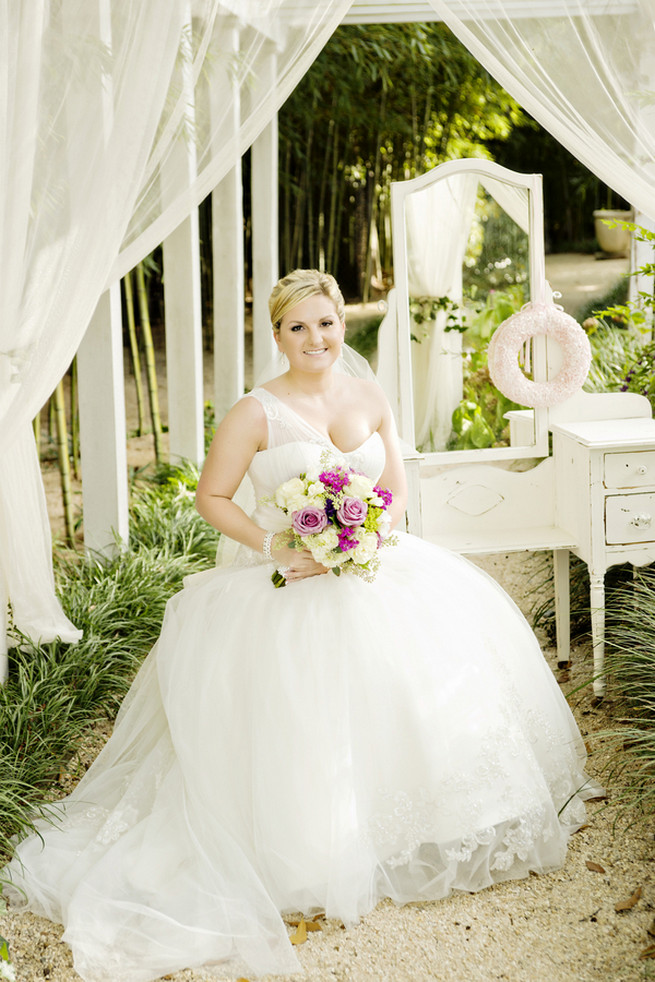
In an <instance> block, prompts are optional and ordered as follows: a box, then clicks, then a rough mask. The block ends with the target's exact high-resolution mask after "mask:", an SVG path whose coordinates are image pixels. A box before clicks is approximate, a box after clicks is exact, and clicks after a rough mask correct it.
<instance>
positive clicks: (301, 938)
mask: <svg viewBox="0 0 655 982" xmlns="http://www.w3.org/2000/svg"><path fill="white" fill-rule="evenodd" d="M306 940H307V924H306V923H305V918H304V917H302V918H301V919H300V924H299V925H298V927H297V928H296V930H295V931H294V932H293V934H292V935H290V936H289V941H290V942H291V944H304V943H305V941H306Z"/></svg>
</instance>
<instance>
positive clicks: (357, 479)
mask: <svg viewBox="0 0 655 982" xmlns="http://www.w3.org/2000/svg"><path fill="white" fill-rule="evenodd" d="M374 487H375V484H374V482H373V481H372V480H371V479H370V477H367V476H366V474H351V475H350V480H349V482H348V489H347V493H348V494H349V495H352V496H353V497H355V498H363V499H364V500H366V499H368V498H369V497H370V496H371V494H372V493H373V488H374Z"/></svg>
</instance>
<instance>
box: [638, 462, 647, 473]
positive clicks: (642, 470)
mask: <svg viewBox="0 0 655 982" xmlns="http://www.w3.org/2000/svg"><path fill="white" fill-rule="evenodd" d="M647 473H648V468H647V467H646V465H645V464H640V465H639V467H638V468H637V474H647Z"/></svg>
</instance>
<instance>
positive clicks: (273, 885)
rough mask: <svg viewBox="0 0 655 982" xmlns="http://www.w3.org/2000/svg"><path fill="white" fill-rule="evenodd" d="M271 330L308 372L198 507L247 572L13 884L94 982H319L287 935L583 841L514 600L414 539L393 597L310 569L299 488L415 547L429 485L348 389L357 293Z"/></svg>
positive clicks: (393, 553) (283, 303)
mask: <svg viewBox="0 0 655 982" xmlns="http://www.w3.org/2000/svg"><path fill="white" fill-rule="evenodd" d="M270 311H271V320H272V324H273V333H274V337H275V342H276V344H277V347H278V349H279V351H280V352H281V353H282V354H283V355H284V356H285V357H286V362H285V364H286V365H287V368H286V371H284V372H283V374H281V375H279V376H278V377H277V378H273V379H272V380H270V381H269V382H267V383H265V384H263V385H261V386H259V387H257V388H255V389H253V391H252V392H250V393H249V394H248V395H247V396H245V397H244V398H243V399H241V400H240V401H239V402H238V403H237V404H236V405H235V407H234V408H233V409H232V411H231V412H230V413H229V414H228V415H227V417H226V418H225V420H224V421H223V422H222V424H221V425H220V426H219V428H218V430H217V432H216V436H215V438H214V441H213V443H212V446H211V449H210V451H209V454H208V457H207V461H206V463H205V467H204V470H203V473H202V476H201V478H200V482H199V485H198V492H197V506H198V509H199V511H200V513H201V514H202V515H203V516H204V517H205V518H206V519H207V521H209V522H211V523H212V525H214V526H215V527H216V528H217V529H219V530H220V531H221V532H222V533H223V536H226V537H229V538H230V539H232V540H235V542H236V543H238V544H239V548H238V552H237V555H236V557H235V558H234V560H233V562H232V565H231V566H229V567H228V568H216V569H214V570H210V571H207V572H206V573H202V574H199V575H198V576H196V577H190V579H189V582H188V584H187V585H186V586H185V589H184V590H182V591H181V592H180V593H178V594H177V595H176V596H175V597H173V598H172V599H171V600H170V602H169V604H168V607H167V611H166V616H165V619H164V624H163V628H162V632H161V636H160V638H159V641H158V642H157V644H156V645H155V648H154V649H153V651H152V652H151V654H150V655H149V657H148V658H147V659H146V661H145V663H144V665H143V667H142V669H141V670H140V672H139V674H138V676H137V678H136V680H135V682H134V685H133V687H132V689H131V690H130V693H129V695H128V697H127V699H126V700H125V703H124V705H123V707H122V709H121V712H120V714H119V717H118V720H117V723H116V727H115V730H114V734H113V736H112V738H111V739H110V740H109V743H108V744H107V746H106V747H105V749H104V750H103V751H102V753H101V754H100V757H99V758H98V760H97V761H96V763H95V764H94V765H93V766H92V767H91V769H90V770H89V772H88V773H87V774H86V776H85V777H84V778H83V780H82V781H81V782H80V784H79V785H78V787H77V788H76V790H75V791H74V792H73V794H71V795H70V796H69V797H68V798H67V799H65V800H64V801H63V802H62V803H61V805H60V813H59V817H58V820H57V821H56V822H55V823H54V824H48V823H46V822H40V823H39V826H38V832H37V834H36V835H31V836H30V837H28V838H26V839H24V840H23V841H22V842H21V843H20V844H19V845H18V846H17V848H16V854H15V857H14V859H13V860H12V862H11V863H10V865H9V866H8V867H7V868H6V869H5V870H4V873H3V874H1V875H2V876H3V877H4V878H6V879H9V880H10V881H11V883H12V886H11V887H10V895H11V898H12V902H14V903H17V904H18V903H23V904H24V905H26V906H27V908H28V909H30V910H32V911H35V912H36V913H38V914H41V915H44V916H46V917H48V918H50V919H52V920H54V921H60V922H62V923H63V924H64V925H65V933H64V939H65V940H66V941H67V942H68V943H69V944H70V946H71V948H72V950H73V954H74V960H75V968H76V969H77V971H78V973H79V974H80V976H81V977H82V978H83V979H85V980H88V982H115V980H116V979H121V980H122V982H146V980H150V979H154V978H157V977H159V976H160V975H163V974H165V973H171V972H174V971H176V970H177V969H182V968H184V967H190V968H193V967H197V966H203V970H204V971H205V972H210V973H211V972H215V974H217V975H225V974H229V973H232V974H235V975H243V974H246V973H248V974H263V973H267V972H273V973H286V972H293V971H297V970H298V967H299V966H298V962H297V960H296V957H295V954H294V953H293V950H292V948H291V946H290V944H289V940H288V936H287V931H286V928H285V925H284V922H283V920H282V918H281V914H284V913H287V912H302V913H304V914H312V913H315V912H318V911H323V912H325V914H326V916H327V917H335V918H340V919H341V920H342V921H344V922H345V923H346V924H349V925H352V924H354V923H355V922H356V921H357V920H358V919H359V918H360V917H361V916H362V915H363V914H365V913H366V912H367V911H370V910H371V908H372V907H373V906H374V905H375V904H376V903H377V902H378V901H379V900H380V899H381V898H383V897H390V898H391V899H392V900H394V901H395V902H396V903H400V904H402V903H407V902H409V901H416V900H422V901H426V900H438V899H439V898H442V897H445V896H447V895H448V894H449V893H450V892H451V891H453V890H461V891H475V890H481V889H483V888H485V887H487V886H489V885H491V884H493V883H498V882H500V881H502V880H507V879H511V878H520V877H525V876H527V875H528V874H529V873H530V872H531V871H534V872H545V871H548V870H553V869H556V868H557V867H559V866H560V865H561V864H562V863H563V862H564V858H565V853H566V847H567V840H568V837H569V835H570V833H571V832H572V831H573V830H575V829H576V828H577V827H578V826H579V825H580V824H581V823H582V822H583V821H584V805H583V803H582V799H584V798H585V797H589V795H590V793H591V789H590V786H589V783H588V781H587V778H586V776H585V774H584V771H583V766H584V759H585V753H584V747H583V744H582V740H581V738H580V735H579V733H578V730H577V728H576V725H575V722H574V720H573V717H572V715H571V713H570V711H569V708H568V706H567V704H566V702H565V700H564V698H563V696H562V695H561V693H560V691H559V689H558V687H557V685H556V683H555V681H554V679H553V677H552V675H551V673H550V671H549V669H548V666H547V665H546V663H545V661H544V659H543V657H542V654H541V652H540V650H539V647H538V644H537V642H536V640H535V638H534V635H533V634H532V632H531V631H530V628H529V627H528V625H527V623H526V622H525V620H524V619H523V617H522V615H521V614H520V612H519V611H518V610H517V608H516V607H515V606H514V604H513V603H512V601H511V600H510V599H509V598H508V597H507V595H506V594H505V593H503V591H502V590H501V589H500V588H499V587H498V586H497V585H496V584H495V583H494V582H493V581H492V580H491V579H490V578H489V577H487V576H486V575H485V574H483V573H481V572H480V571H479V570H478V569H476V568H475V567H474V566H472V565H471V564H470V563H469V562H467V561H466V560H465V559H463V558H461V557H459V556H456V555H453V554H450V553H449V552H447V551H445V550H443V549H440V548H438V547H436V546H433V545H430V544H427V543H425V542H423V541H422V540H420V539H417V538H414V537H412V536H408V535H406V534H404V533H402V532H398V533H397V535H396V537H397V540H398V541H397V543H396V544H395V545H389V546H388V547H386V548H384V549H381V550H380V553H379V556H380V568H379V570H378V573H377V576H376V578H375V580H374V582H372V583H371V582H366V581H365V580H364V579H362V578H360V577H357V576H353V575H342V576H334V575H329V573H328V571H327V570H326V569H325V567H324V566H322V565H321V564H320V563H318V562H316V561H315V560H314V559H313V558H312V556H311V554H310V553H309V552H308V551H299V550H296V549H291V548H290V547H289V544H288V537H287V534H286V531H285V530H286V527H287V526H288V525H289V519H288V518H285V516H284V515H283V513H282V512H281V511H280V509H279V508H276V507H275V505H274V503H273V500H272V499H273V495H274V492H275V490H276V488H278V487H279V485H280V484H281V483H283V482H284V481H287V480H289V479H290V478H292V477H297V476H298V475H300V474H301V473H305V472H307V471H308V470H311V469H313V468H315V467H318V466H324V464H325V462H326V461H327V462H328V463H333V464H334V465H344V466H347V467H351V468H353V469H354V470H355V471H358V472H362V473H365V474H367V475H368V476H369V477H371V478H373V479H374V480H375V481H379V483H380V484H381V485H382V486H384V487H386V488H389V489H391V491H392V492H393V503H392V505H391V517H392V521H393V522H394V523H398V522H399V520H400V519H401V516H402V514H403V510H404V503H405V479H404V470H403V464H402V460H401V457H400V455H399V451H398V445H397V440H396V436H395V431H394V424H393V419H392V415H391V412H390V409H389V406H388V405H387V403H386V400H385V399H384V396H383V394H382V391H381V389H380V388H379V386H377V384H376V383H375V382H373V381H369V380H366V379H362V378H356V377H353V376H351V375H349V374H348V373H347V372H345V371H343V370H341V365H342V361H341V350H342V344H343V340H344V330H345V325H344V302H343V297H342V296H341V293H340V292H339V289H338V287H337V284H336V283H335V281H334V279H333V278H332V277H331V276H328V275H326V274H323V273H318V272H316V271H313V270H296V271H295V272H294V273H291V274H290V275H289V276H287V277H285V278H284V279H282V280H281V281H280V282H279V283H278V284H277V286H276V287H275V289H274V290H273V293H272V294H271V298H270ZM246 474H247V475H248V476H249V478H250V480H251V481H252V484H253V485H254V489H255V493H256V498H257V500H258V504H257V506H256V509H255V511H254V512H253V514H252V515H251V516H250V517H249V516H248V515H247V514H246V513H245V512H244V511H243V510H242V509H241V507H240V506H239V505H238V504H237V503H236V501H235V500H234V499H235V493H236V491H237V488H238V487H239V485H240V483H241V481H242V479H243V478H244V476H245V475H246ZM275 568H278V569H281V570H282V571H283V575H284V577H285V580H286V587H285V588H284V589H275V588H274V586H273V584H272V582H271V574H272V573H273V571H274V569H275Z"/></svg>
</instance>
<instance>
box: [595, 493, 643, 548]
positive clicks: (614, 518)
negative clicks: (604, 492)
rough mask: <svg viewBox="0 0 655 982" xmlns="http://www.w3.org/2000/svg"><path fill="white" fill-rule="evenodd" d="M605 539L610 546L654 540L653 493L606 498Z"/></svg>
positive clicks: (617, 495)
mask: <svg viewBox="0 0 655 982" xmlns="http://www.w3.org/2000/svg"><path fill="white" fill-rule="evenodd" d="M605 541H606V542H607V544H608V545H610V546H611V545H622V544H623V543H629V542H652V541H655V493H651V494H616V495H610V496H609V497H608V498H606V499H605Z"/></svg>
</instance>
